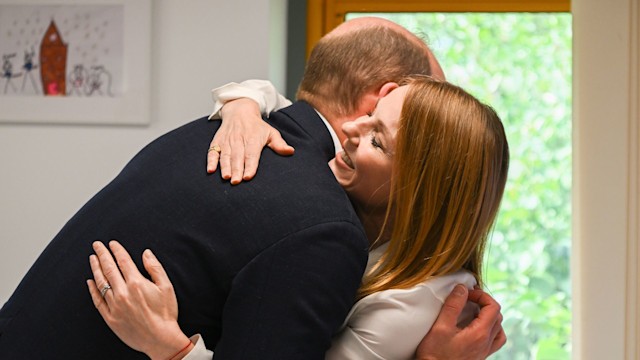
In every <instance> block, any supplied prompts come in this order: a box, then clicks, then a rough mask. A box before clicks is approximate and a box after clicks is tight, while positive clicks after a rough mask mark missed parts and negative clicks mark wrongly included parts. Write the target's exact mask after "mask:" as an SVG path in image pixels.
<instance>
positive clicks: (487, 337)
mask: <svg viewBox="0 0 640 360" xmlns="http://www.w3.org/2000/svg"><path fill="white" fill-rule="evenodd" d="M467 299H468V300H469V301H471V302H474V303H476V304H478V306H479V307H480V313H479V314H478V316H477V317H476V318H475V319H473V321H471V323H469V325H467V327H465V328H463V329H460V328H458V327H457V326H456V323H457V320H458V316H459V315H460V313H461V311H462V309H463V308H464V306H465V304H466V302H467ZM506 341H507V337H506V335H505V333H504V330H503V329H502V314H501V313H500V304H498V302H496V301H495V300H494V299H493V298H492V297H491V296H489V294H487V293H485V292H484V291H482V290H480V289H474V290H471V291H468V290H467V289H466V288H465V287H464V286H462V285H457V286H456V287H455V288H454V290H453V291H452V292H451V294H450V295H449V297H447V299H446V301H445V303H444V305H443V306H442V310H441V311H440V315H438V319H437V320H436V322H435V323H434V324H433V326H432V327H431V330H430V331H429V333H427V335H426V336H425V337H424V339H423V340H422V342H420V345H419V346H418V349H417V351H416V359H418V360H440V359H460V360H478V359H485V358H487V357H488V356H489V355H491V354H493V353H494V352H496V351H498V350H499V349H500V348H501V347H502V346H503V345H504V344H505V343H506Z"/></svg>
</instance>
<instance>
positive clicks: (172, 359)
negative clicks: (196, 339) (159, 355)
mask: <svg viewBox="0 0 640 360" xmlns="http://www.w3.org/2000/svg"><path fill="white" fill-rule="evenodd" d="M193 347H194V345H193V342H191V339H189V338H187V343H186V344H185V346H184V347H183V348H182V349H180V350H178V352H177V353H175V354H174V355H173V356H172V357H170V358H169V360H181V359H183V358H184V357H185V356H187V355H188V354H189V353H190V352H191V350H193Z"/></svg>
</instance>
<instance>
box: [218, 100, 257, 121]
mask: <svg viewBox="0 0 640 360" xmlns="http://www.w3.org/2000/svg"><path fill="white" fill-rule="evenodd" d="M229 112H231V113H235V114H243V113H244V114H248V115H254V116H257V117H261V115H260V106H259V105H258V103H257V102H255V100H252V99H250V98H239V99H235V100H229V101H227V102H226V103H225V104H224V105H223V106H222V108H221V109H220V112H219V113H220V116H221V117H222V120H223V121H224V120H225V119H226V118H228V117H229V115H228V113H229ZM225 114H226V115H225Z"/></svg>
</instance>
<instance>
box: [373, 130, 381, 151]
mask: <svg viewBox="0 0 640 360" xmlns="http://www.w3.org/2000/svg"><path fill="white" fill-rule="evenodd" d="M371 145H373V147H377V148H380V149H382V144H380V142H379V141H378V139H376V134H375V133H371Z"/></svg>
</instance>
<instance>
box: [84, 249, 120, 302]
mask: <svg viewBox="0 0 640 360" xmlns="http://www.w3.org/2000/svg"><path fill="white" fill-rule="evenodd" d="M93 251H95V252H96V255H97V258H95V257H93V256H90V257H89V262H90V264H91V270H92V271H93V276H94V279H95V281H96V284H98V286H103V283H105V282H108V283H109V284H110V285H111V290H113V291H114V292H116V291H122V290H123V289H124V287H125V282H124V279H123V278H122V274H120V270H119V269H118V266H117V265H116V262H115V261H114V260H113V257H112V256H111V253H110V252H109V250H107V248H106V247H105V246H104V244H103V243H102V242H100V241H95V242H94V243H93ZM92 259H93V260H92ZM96 260H97V261H96Z"/></svg>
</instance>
